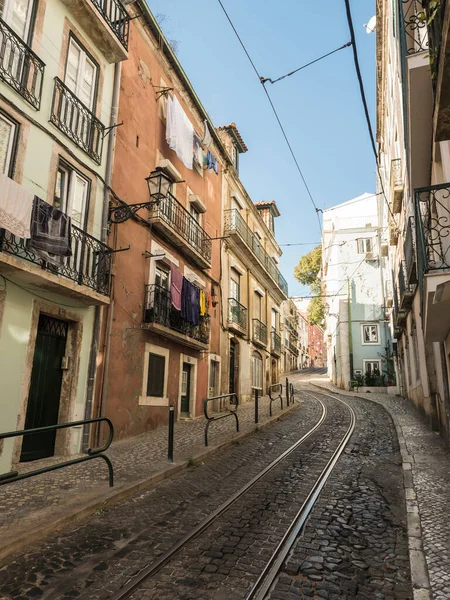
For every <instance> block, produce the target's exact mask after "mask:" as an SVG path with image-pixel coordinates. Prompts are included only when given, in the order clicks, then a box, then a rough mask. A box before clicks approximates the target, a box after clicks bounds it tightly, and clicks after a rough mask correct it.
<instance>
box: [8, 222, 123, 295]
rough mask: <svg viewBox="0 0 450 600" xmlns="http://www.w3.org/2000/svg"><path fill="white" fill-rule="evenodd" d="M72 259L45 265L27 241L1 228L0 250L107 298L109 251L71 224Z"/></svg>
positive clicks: (104, 245)
mask: <svg viewBox="0 0 450 600" xmlns="http://www.w3.org/2000/svg"><path fill="white" fill-rule="evenodd" d="M71 234H72V235H71V248H72V256H68V257H64V258H63V259H62V261H61V265H58V266H56V265H54V264H51V263H49V262H46V261H45V260H44V259H43V258H41V257H40V256H38V255H37V254H35V253H34V252H33V250H32V249H30V248H28V247H27V243H26V240H24V239H22V238H19V237H16V236H14V235H13V234H12V233H10V232H9V231H6V230H5V229H0V251H2V252H6V253H7V254H11V255H13V256H16V257H17V258H20V259H22V260H26V261H29V262H31V263H33V264H35V265H38V266H39V267H41V269H44V270H46V271H48V272H49V273H54V274H56V275H58V276H59V277H61V278H67V279H70V280H71V281H75V283H78V284H79V285H86V286H87V287H89V288H91V289H93V290H95V291H96V292H98V293H99V294H103V295H104V296H108V295H109V282H110V274H111V249H110V248H109V247H108V246H107V245H106V244H104V243H103V242H100V241H99V240H97V239H96V238H94V237H92V236H91V235H89V234H88V233H86V232H85V231H82V230H81V229H78V227H75V226H74V225H72V228H71Z"/></svg>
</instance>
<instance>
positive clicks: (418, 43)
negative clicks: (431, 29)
mask: <svg viewBox="0 0 450 600" xmlns="http://www.w3.org/2000/svg"><path fill="white" fill-rule="evenodd" d="M425 5H426V2H420V1H419V0H402V7H403V31H404V34H405V40H404V42H403V43H404V45H405V48H404V51H405V54H406V55H407V56H410V55H412V54H417V53H418V52H428V49H429V44H428V30H427V17H426V7H425Z"/></svg>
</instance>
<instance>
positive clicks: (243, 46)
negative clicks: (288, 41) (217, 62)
mask: <svg viewBox="0 0 450 600" xmlns="http://www.w3.org/2000/svg"><path fill="white" fill-rule="evenodd" d="M217 1H218V3H219V4H220V6H221V8H222V10H223V12H224V14H225V16H226V18H227V20H228V22H229V24H230V25H231V28H232V29H233V31H234V33H235V35H236V37H237V39H238V40H239V43H240V45H241V46H242V49H243V50H244V52H245V54H246V56H247V58H248V60H249V62H250V64H251V65H252V67H253V70H254V71H255V73H256V76H257V77H258V79H259V82H260V83H261V85H262V87H263V90H264V92H265V94H266V96H267V99H268V101H269V104H270V106H271V107H272V111H273V113H274V115H275V118H276V120H277V122H278V125H279V127H280V129H281V132H282V134H283V137H284V139H285V141H286V144H287V146H288V148H289V151H290V153H291V156H292V158H293V160H294V163H295V166H296V167H297V171H298V172H299V174H300V177H301V179H302V181H303V185H304V186H305V189H306V191H307V193H308V196H309V199H310V200H311V203H312V205H313V207H314V210H315V211H316V216H317V221H318V223H319V229H320V232H322V223H321V222H320V217H319V211H320V209H319V208H318V207H317V205H316V203H315V201H314V198H313V196H312V194H311V190H310V189H309V186H308V184H307V183H306V179H305V176H304V175H303V172H302V170H301V168H300V164H299V162H298V160H297V157H296V156H295V152H294V150H293V148H292V146H291V143H290V141H289V138H288V136H287V134H286V131H285V129H284V127H283V124H282V123H281V119H280V117H279V115H278V113H277V110H276V108H275V106H274V104H273V102H272V98H271V97H270V94H269V92H268V91H267V89H266V86H265V85H264V83H263V79H264V78H261V75H260V74H259V72H258V69H257V68H256V66H255V63H254V62H253V60H252V58H251V56H250V54H249V52H248V50H247V48H246V47H245V44H244V42H243V41H242V39H241V37H240V35H239V33H238V32H237V29H236V27H235V26H234V24H233V21H232V20H231V18H230V16H229V15H228V12H227V11H226V9H225V7H224V5H223V3H222V0H217Z"/></svg>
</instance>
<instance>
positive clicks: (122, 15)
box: [92, 0, 130, 50]
mask: <svg viewBox="0 0 450 600" xmlns="http://www.w3.org/2000/svg"><path fill="white" fill-rule="evenodd" d="M92 4H93V5H94V6H95V8H96V9H97V10H98V11H99V12H100V14H101V15H102V17H103V18H104V19H105V21H106V22H107V23H108V26H109V27H110V29H111V31H112V32H113V33H114V35H115V36H116V38H117V39H118V40H119V42H120V43H121V44H122V46H123V47H124V48H125V49H126V50H128V36H129V34H130V17H129V16H128V15H127V12H126V10H125V8H124V7H123V6H122V4H121V3H120V2H119V1H118V0H92Z"/></svg>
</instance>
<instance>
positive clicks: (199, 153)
mask: <svg viewBox="0 0 450 600" xmlns="http://www.w3.org/2000/svg"><path fill="white" fill-rule="evenodd" d="M203 157H204V152H203V149H202V147H201V146H200V144H199V142H198V140H197V139H196V137H195V136H194V159H195V160H196V161H197V163H198V164H199V165H200V167H201V168H202V169H203V162H204V160H203Z"/></svg>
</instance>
